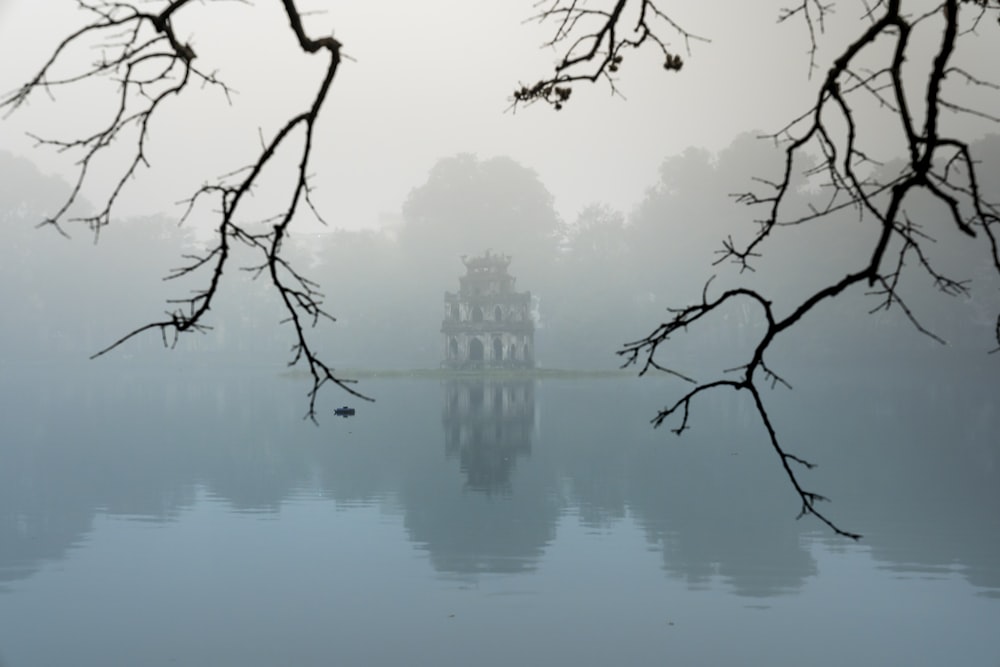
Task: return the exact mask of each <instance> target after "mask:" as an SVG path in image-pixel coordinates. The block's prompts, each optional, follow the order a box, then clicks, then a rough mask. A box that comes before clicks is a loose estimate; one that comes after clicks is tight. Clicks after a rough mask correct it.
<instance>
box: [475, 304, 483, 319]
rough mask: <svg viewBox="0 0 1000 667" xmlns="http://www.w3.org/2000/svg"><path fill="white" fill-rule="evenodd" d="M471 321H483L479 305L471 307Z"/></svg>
mask: <svg viewBox="0 0 1000 667" xmlns="http://www.w3.org/2000/svg"><path fill="white" fill-rule="evenodd" d="M472 321H473V322H482V321H483V309H482V308H480V307H479V306H476V307H475V308H473V309H472Z"/></svg>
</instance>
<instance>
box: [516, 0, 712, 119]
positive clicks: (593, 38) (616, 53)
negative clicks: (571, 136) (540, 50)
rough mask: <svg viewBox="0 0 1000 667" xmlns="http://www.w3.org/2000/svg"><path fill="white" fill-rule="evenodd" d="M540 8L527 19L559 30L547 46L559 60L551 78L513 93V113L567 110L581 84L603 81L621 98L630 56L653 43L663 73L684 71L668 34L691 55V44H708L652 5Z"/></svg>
mask: <svg viewBox="0 0 1000 667" xmlns="http://www.w3.org/2000/svg"><path fill="white" fill-rule="evenodd" d="M608 5H610V6H609V7H608ZM535 6H536V7H537V8H539V10H538V13H536V14H535V15H534V16H533V17H531V18H530V19H528V20H529V21H536V22H538V23H543V24H554V25H555V30H554V33H553V35H552V38H551V39H549V41H548V42H546V43H545V47H548V48H551V49H553V50H555V51H557V52H558V53H559V54H560V55H559V56H558V58H559V59H558V61H557V62H556V65H555V70H554V72H553V74H552V75H551V76H549V77H546V78H543V79H539V80H538V81H536V82H535V83H534V84H531V85H527V84H521V85H520V86H519V87H518V88H517V89H516V90H515V91H514V93H513V95H512V96H511V108H512V109H516V108H517V106H518V105H520V104H532V103H534V102H539V101H541V102H546V103H548V104H550V105H552V106H553V107H554V108H555V109H562V107H563V105H564V104H566V102H568V101H569V98H570V95H571V94H572V92H573V88H572V84H574V83H576V82H595V81H598V80H600V79H603V80H604V81H606V82H607V84H608V86H609V87H610V89H611V92H612V94H619V91H618V88H617V87H616V85H615V81H616V76H615V75H616V73H617V72H618V71H619V69H621V67H622V64H623V62H624V59H625V54H626V53H627V52H628V51H629V50H635V49H639V48H641V47H643V46H646V45H649V44H652V45H653V48H655V49H656V50H658V51H659V52H660V55H661V56H662V58H663V67H664V69H666V70H667V71H674V72H676V71H680V69H681V68H682V67H683V66H684V60H683V58H682V57H681V56H680V55H679V54H678V53H677V52H676V51H675V50H674V49H672V48H670V47H669V46H668V42H667V41H666V40H665V38H664V37H663V33H664V32H672V33H674V34H675V35H677V36H679V37H680V38H682V39H683V41H684V48H685V51H686V52H687V53H688V54H690V52H691V48H690V47H691V42H692V41H701V42H707V41H708V40H707V39H705V38H704V37H699V36H698V35H695V34H693V33H691V32H688V31H687V30H685V29H684V28H683V27H682V26H681V25H680V24H679V23H677V22H676V21H674V20H673V19H672V18H670V16H669V15H668V14H666V13H664V12H663V11H661V10H660V9H659V7H658V6H657V5H656V3H655V2H653V1H652V0H613V2H607V3H605V7H607V8H593V7H591V6H590V5H588V4H587V3H586V2H585V1H584V0H539V1H538V2H536V3H535Z"/></svg>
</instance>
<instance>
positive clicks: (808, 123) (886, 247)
mask: <svg viewBox="0 0 1000 667" xmlns="http://www.w3.org/2000/svg"><path fill="white" fill-rule="evenodd" d="M966 4H967V3H965V2H961V0H945V1H943V2H941V3H940V4H939V5H938V6H937V7H936V8H935V9H934V10H932V11H931V12H929V13H925V14H922V15H918V16H915V17H910V16H908V15H905V14H903V13H902V10H901V2H900V0H886V1H885V2H879V3H875V4H874V6H873V7H872V9H871V11H870V12H869V13H868V15H867V16H866V19H868V20H869V21H870V22H869V23H868V24H867V25H866V26H865V28H864V30H863V32H862V33H861V35H860V36H859V37H858V38H857V39H856V40H855V41H853V42H852V43H850V44H849V45H848V46H847V47H846V48H845V49H844V51H843V52H842V53H841V54H840V55H839V57H837V58H836V59H835V60H834V61H833V64H832V65H831V66H830V68H829V70H828V71H827V72H826V76H825V78H824V79H823V81H822V84H821V85H820V87H819V94H818V96H817V98H816V102H815V103H814V105H813V107H812V108H811V109H810V110H809V111H808V112H807V113H805V114H803V115H801V116H799V117H798V118H796V119H794V120H793V121H792V122H791V123H789V124H788V125H786V126H785V127H783V128H782V129H781V130H779V131H778V132H777V133H775V134H773V135H771V138H772V139H774V140H776V141H778V142H783V143H784V144H785V165H784V173H783V176H782V178H781V180H780V181H778V182H777V183H768V182H764V181H761V182H763V183H764V185H765V187H767V188H768V192H766V193H764V194H760V193H757V192H747V193H743V194H742V195H739V197H738V200H739V201H741V202H743V203H745V204H749V205H757V206H763V207H765V208H766V210H767V214H766V217H764V218H763V219H762V220H759V221H758V222H759V227H758V229H757V232H756V234H754V236H753V237H752V238H751V239H750V240H749V242H747V243H745V244H743V245H740V244H737V243H736V242H735V241H733V240H732V238H729V239H727V240H726V241H725V242H724V243H723V247H722V250H721V251H720V255H721V257H720V259H719V260H718V261H717V262H716V263H718V262H721V261H727V260H728V261H731V262H733V263H735V264H736V265H737V267H739V269H740V270H741V271H742V270H748V269H753V266H752V264H753V263H755V262H756V261H757V260H758V259H759V258H760V256H761V249H762V247H763V245H764V243H765V241H766V240H767V239H768V238H769V237H770V235H771V234H772V233H773V232H774V231H775V230H776V229H778V228H780V227H783V226H790V225H800V224H803V223H806V222H809V221H813V220H818V219H821V218H824V217H827V216H829V215H831V214H833V213H836V212H838V211H840V210H843V209H845V208H854V209H856V210H857V211H859V212H860V213H861V214H862V215H864V216H866V217H867V218H868V219H871V220H874V221H875V222H876V224H877V225H878V228H879V234H878V238H877V239H876V241H875V243H874V244H873V246H872V248H871V254H870V256H869V257H868V259H867V262H865V263H864V264H863V265H862V266H861V267H860V268H858V269H856V270H853V271H848V272H847V273H846V274H845V275H844V276H843V277H842V278H841V279H840V280H838V281H836V282H833V283H831V284H829V285H826V286H825V287H822V288H821V289H819V290H817V291H816V292H815V293H813V294H812V295H810V296H808V297H807V298H805V299H804V300H803V301H801V302H800V303H799V304H798V305H797V306H795V307H794V308H793V309H792V312H791V313H790V314H789V315H787V316H786V317H784V318H783V319H775V317H774V314H773V311H772V308H771V302H770V301H769V300H768V299H766V298H765V297H764V296H763V295H762V294H761V293H759V292H757V291H755V290H751V289H745V288H739V289H731V290H728V291H726V292H724V293H723V294H722V295H720V296H719V297H718V298H716V299H714V300H709V299H708V296H707V288H708V285H706V289H705V291H704V292H703V293H702V300H701V302H700V303H696V304H693V305H690V306H687V307H685V308H680V309H674V310H671V311H670V312H671V313H672V314H673V316H672V319H671V320H670V321H668V322H667V323H665V324H661V325H660V326H659V327H658V328H657V329H656V330H654V331H653V332H652V333H650V334H649V335H648V336H646V337H644V338H642V339H640V340H637V341H634V342H632V343H628V344H627V345H625V346H624V347H623V349H622V350H620V351H619V354H620V355H622V356H623V358H624V359H625V362H624V365H625V366H629V365H638V366H640V374H644V373H646V372H647V371H648V370H649V369H650V368H662V366H660V365H659V364H658V363H657V362H655V361H654V355H655V353H656V352H657V350H658V349H659V347H660V345H662V344H664V343H666V342H667V341H668V340H669V338H670V335H671V334H673V333H675V332H677V331H679V330H682V329H686V328H687V327H689V326H691V325H694V324H696V323H697V321H698V320H700V319H702V318H703V317H704V316H705V315H707V314H709V313H711V312H713V311H716V310H718V309H720V308H721V307H722V306H723V305H724V304H727V303H728V302H731V301H734V300H736V299H750V300H752V301H755V302H756V303H757V304H758V305H759V306H760V307H761V309H762V310H763V313H764V319H765V321H766V328H765V330H764V333H763V335H762V337H761V339H760V341H759V342H758V343H757V345H756V347H755V348H754V349H753V353H752V355H751V358H750V360H749V362H748V363H747V364H746V365H745V366H742V367H741V368H740V370H741V371H742V373H743V375H742V378H741V379H739V380H715V381H708V382H700V383H695V385H696V386H695V387H694V388H693V389H690V390H689V391H688V392H687V393H686V394H684V396H683V397H682V398H681V399H680V400H678V401H677V402H676V403H674V404H673V405H670V406H667V407H666V408H664V409H662V410H661V411H660V412H659V413H658V414H657V415H656V417H655V418H654V420H653V423H654V424H656V425H659V424H661V423H663V422H664V421H665V420H666V419H667V418H668V417H670V416H672V415H674V414H675V413H678V412H680V414H681V416H680V425H679V426H678V427H677V428H675V429H674V431H675V432H678V433H680V432H682V431H683V430H684V429H685V428H686V427H687V425H688V410H689V406H690V403H691V401H692V400H693V399H694V398H695V397H696V396H698V395H699V394H701V393H702V392H704V391H707V390H709V389H715V388H718V387H730V388H733V389H736V390H746V391H748V392H749V393H750V394H751V395H752V396H753V399H754V405H755V406H756V408H757V413H758V415H759V416H760V419H761V422H762V423H763V425H764V427H765V429H766V431H767V434H768V437H769V439H770V442H771V446H772V447H773V449H774V451H775V452H776V453H777V454H778V456H779V457H780V459H781V462H782V466H783V468H784V469H785V472H786V473H787V475H788V478H789V480H790V481H791V483H792V486H793V487H794V488H795V491H796V492H797V493H798V494H799V498H800V499H801V502H802V506H801V511H800V516H802V515H805V514H811V515H813V516H815V517H816V518H818V519H819V520H821V521H822V522H823V523H825V524H826V525H827V526H829V527H830V528H831V529H832V530H833V531H834V532H836V533H837V534H839V535H843V536H845V537H850V538H853V539H858V538H859V537H860V536H859V535H858V534H857V533H853V532H850V531H846V530H843V529H841V528H840V527H838V526H837V525H836V524H834V523H833V522H832V521H830V520H829V519H828V518H827V517H826V516H825V515H824V514H822V513H821V512H820V511H819V510H818V509H817V507H816V502H817V501H820V500H825V498H824V497H822V496H820V495H818V494H815V493H812V492H810V491H807V490H805V489H804V488H803V487H802V486H801V485H800V483H799V480H798V478H797V476H796V473H795V470H794V469H793V467H792V465H791V464H793V463H795V464H799V465H803V466H805V467H806V468H811V467H813V466H812V464H811V463H809V462H807V461H804V460H803V459H800V458H798V457H797V456H795V455H793V454H790V453H788V452H787V451H785V449H784V448H783V447H782V445H781V443H780V442H779V440H778V437H777V432H776V430H775V428H774V425H773V423H772V421H771V418H770V415H769V414H768V411H767V409H766V407H765V405H764V402H763V399H762V398H761V394H760V391H759V389H758V384H757V383H758V381H759V378H760V377H761V376H762V377H763V378H764V380H765V381H770V382H771V384H772V386H773V385H774V384H775V383H776V382H781V383H784V381H783V380H781V378H779V377H778V376H777V375H775V374H774V373H773V372H772V371H771V370H770V369H768V368H767V367H766V366H765V364H764V356H765V353H766V352H767V351H768V350H769V348H770V347H771V344H772V342H773V341H774V339H775V337H776V336H777V335H778V334H780V333H781V332H782V331H785V330H787V329H790V328H792V327H793V326H794V325H795V324H797V323H798V322H799V320H801V319H802V317H803V316H805V315H806V314H807V313H808V312H810V311H811V310H813V309H814V308H815V307H817V306H818V305H820V304H821V303H822V302H824V301H826V300H829V299H833V298H836V297H837V296H839V295H840V294H842V293H843V292H844V291H845V290H847V289H848V288H849V287H852V286H854V285H857V284H861V283H867V285H868V286H869V288H870V289H871V292H870V293H872V294H876V295H878V296H879V297H880V298H881V302H880V304H879V305H878V306H877V307H876V308H875V310H881V309H889V308H891V307H893V306H897V307H899V308H900V309H901V310H902V311H903V313H904V315H905V316H906V318H907V319H908V320H909V321H910V322H911V323H912V324H913V325H914V327H915V328H916V329H917V330H918V331H919V332H921V333H923V334H925V335H927V336H929V337H931V338H932V339H934V340H937V341H939V342H944V341H943V340H942V339H941V338H940V337H938V336H937V335H935V334H934V333H933V332H931V331H930V330H929V329H927V328H925V327H924V326H923V325H921V324H920V322H919V320H918V319H917V316H916V315H915V313H914V312H913V310H912V309H911V308H910V307H909V306H907V305H906V303H904V301H903V300H902V299H901V296H900V292H899V286H900V283H901V280H902V278H903V276H904V273H903V269H904V266H906V265H907V263H906V260H907V258H915V259H916V261H915V262H913V263H912V265H913V266H914V267H915V268H916V269H918V270H920V271H922V272H923V273H925V274H926V275H928V276H929V277H931V278H932V279H933V281H934V284H935V286H936V287H937V288H938V289H939V290H940V291H942V292H943V293H945V294H949V295H963V296H964V295H967V294H968V292H969V283H968V281H966V280H962V279H957V278H952V277H949V276H947V275H946V274H945V273H943V272H942V271H940V270H939V269H938V268H936V267H935V266H934V265H933V264H932V262H931V260H930V256H929V254H928V253H927V252H926V250H925V248H926V245H927V244H928V243H930V242H933V240H934V239H932V238H931V237H930V236H929V235H928V234H927V233H926V232H924V231H923V229H922V227H921V226H920V225H919V224H917V223H916V222H914V221H913V220H911V219H910V217H909V215H908V213H907V209H906V204H907V203H908V202H909V201H910V200H911V199H912V198H913V196H914V195H915V193H918V192H922V193H924V194H925V195H926V196H929V197H930V198H931V199H932V200H936V201H937V202H940V203H941V204H943V205H944V209H945V211H946V212H947V220H948V222H949V223H950V225H949V229H950V230H951V233H952V234H953V235H955V234H957V235H958V236H960V237H971V238H974V239H984V241H983V242H984V243H985V244H986V245H987V248H988V251H989V253H990V259H991V262H992V265H993V268H994V269H995V270H996V273H997V274H998V275H1000V252H998V243H997V223H998V222H1000V215H998V208H997V205H996V204H994V203H991V202H988V201H986V200H985V199H984V198H983V196H982V193H981V190H980V185H979V180H978V176H977V165H976V162H975V161H974V160H973V158H972V155H971V152H970V149H969V145H968V144H967V143H966V142H965V141H963V140H961V139H958V138H956V137H951V136H945V135H942V129H941V127H940V114H941V111H942V110H951V111H957V112H961V113H964V114H972V115H974V116H976V117H978V118H986V119H991V120H994V118H993V116H992V115H991V114H988V113H982V112H977V111H976V110H974V109H970V108H967V107H964V106H961V105H957V104H955V103H953V102H951V101H949V100H948V99H947V98H946V96H945V91H944V82H945V77H946V75H947V74H948V73H954V72H961V78H962V79H963V83H967V84H971V85H975V86H977V87H979V88H981V89H984V90H994V91H995V90H998V88H997V86H996V85H995V84H993V83H991V82H986V81H983V80H981V79H979V78H977V77H975V76H973V75H971V74H968V73H966V72H964V71H961V70H956V68H954V67H953V66H951V65H950V64H949V63H950V61H951V58H952V55H953V53H954V50H955V46H956V40H957V39H958V38H959V36H960V35H968V34H969V30H964V31H963V26H966V27H968V26H969V25H972V26H974V25H977V24H978V23H979V21H980V20H981V19H982V16H983V15H984V14H985V13H986V12H993V13H996V14H1000V3H996V2H995V1H994V0H988V1H987V0H979V1H977V2H975V3H971V4H975V5H978V6H976V7H973V8H970V11H969V14H971V19H967V20H966V22H965V23H964V24H963V23H962V21H961V19H962V17H961V15H960V9H961V8H962V7H963V6H965V5H966ZM811 10H812V11H814V12H817V19H816V20H817V22H818V23H817V24H816V25H817V26H818V27H819V28H820V29H822V18H823V15H824V13H825V12H826V11H828V10H829V7H828V6H827V5H823V4H820V3H819V2H815V1H813V0H803V2H801V3H799V4H797V5H795V6H794V7H792V8H790V9H786V10H784V11H783V13H782V15H781V20H786V19H788V18H790V17H792V16H795V15H797V14H802V15H803V16H804V17H805V20H806V22H807V25H808V28H809V31H810V39H811V40H812V50H811V52H810V69H812V67H813V62H814V61H813V59H814V58H815V54H816V43H815V32H814V24H813V20H814V19H813V18H812V16H811V15H810V13H809V12H810V11H811ZM931 18H936V19H937V20H939V21H940V22H941V25H942V29H941V41H940V44H939V45H938V49H937V52H936V54H935V56H934V59H933V61H932V64H931V66H930V70H929V73H928V76H927V81H926V88H925V89H924V92H923V95H922V97H921V96H920V95H919V94H915V93H910V92H909V91H908V89H907V83H906V81H904V78H903V63H904V62H906V60H907V57H908V54H909V53H910V50H911V47H910V41H909V38H910V35H911V32H912V30H913V28H914V26H916V25H917V24H918V23H921V22H924V21H929V20H930V19H931ZM970 29H971V28H970ZM877 40H885V41H888V42H890V44H891V45H892V50H891V52H890V54H889V62H888V64H887V65H886V66H885V67H883V68H881V69H877V70H875V71H874V72H868V73H867V74H865V75H864V76H861V75H859V74H857V73H858V72H862V71H867V70H865V69H864V68H863V67H862V66H861V64H860V60H861V58H862V57H863V55H865V54H867V52H868V51H872V50H874V49H875V47H874V45H875V44H876V41H877ZM876 57H877V56H876ZM861 94H867V95H869V96H870V98H871V99H874V101H875V102H876V105H877V107H878V108H879V109H880V110H881V111H882V112H883V113H884V112H888V113H889V114H891V115H892V118H893V119H894V121H895V122H896V123H897V125H898V127H899V130H900V135H901V136H903V137H904V139H905V144H906V152H907V161H906V163H905V165H904V167H903V168H902V169H901V170H900V171H899V172H898V173H889V172H887V169H885V168H884V167H883V165H881V164H880V163H878V162H876V161H875V160H873V159H872V158H871V157H870V156H869V151H867V150H865V148H863V147H862V145H861V139H860V138H859V135H860V132H859V130H860V129H861V128H860V121H859V120H858V117H857V114H856V113H855V105H856V102H855V98H856V97H857V96H858V95H861ZM917 106H920V107H922V108H921V109H919V110H918V111H916V112H915V111H914V110H913V109H914V108H915V107H917ZM920 119H922V126H921V124H920ZM834 120H836V121H837V122H836V123H835V122H832V121H834ZM838 123H839V126H840V127H842V128H843V129H842V130H839V131H838V129H837V127H838ZM880 132H884V131H880ZM807 151H811V152H813V153H818V154H819V157H820V160H819V164H817V165H816V166H815V167H813V168H811V169H809V170H807V171H806V172H805V175H806V176H807V177H818V176H825V177H826V179H827V183H826V186H827V188H828V189H829V191H830V192H831V195H830V197H829V198H828V199H827V203H826V205H825V206H824V207H823V208H820V209H818V210H813V211H812V212H811V213H810V214H808V215H805V216H801V215H799V216H795V217H793V218H791V219H789V218H787V217H785V216H784V209H785V208H787V207H788V205H789V199H790V196H789V193H790V192H791V191H792V190H793V182H794V179H795V177H796V176H797V175H798V174H797V173H796V170H795V165H796V161H797V160H800V161H803V162H805V163H808V162H809V156H808V153H807ZM862 167H864V171H862ZM914 208H915V210H926V201H922V202H919V203H918V205H917V206H915V207H914ZM897 248H898V249H897ZM995 335H996V340H997V345H998V348H997V349H1000V317H998V319H997V326H996V332H995ZM758 369H759V370H760V371H761V373H760V374H757V371H758ZM785 384H786V383H785Z"/></svg>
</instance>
